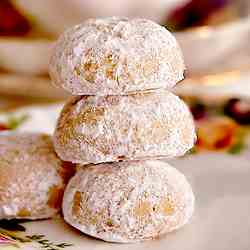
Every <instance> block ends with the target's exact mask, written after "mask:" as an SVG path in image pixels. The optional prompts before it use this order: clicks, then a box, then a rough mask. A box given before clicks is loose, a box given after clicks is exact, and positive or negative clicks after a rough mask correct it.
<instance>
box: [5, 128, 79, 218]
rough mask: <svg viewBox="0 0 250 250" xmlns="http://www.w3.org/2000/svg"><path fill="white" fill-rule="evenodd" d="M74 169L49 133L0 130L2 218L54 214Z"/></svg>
mask: <svg viewBox="0 0 250 250" xmlns="http://www.w3.org/2000/svg"><path fill="white" fill-rule="evenodd" d="M73 172H74V168H73V167H72V166H70V164H66V163H63V162H62V161H61V160H60V159H59V158H58V157H57V156H56V154H55V151H54V149H53V144H52V140H51V138H50V137H49V136H48V135H45V134H28V133H23V134H17V133H14V132H11V133H7V134H0V219H13V218H18V219H19V218H22V219H24V218H25V219H43V218H49V217H52V216H53V215H55V214H56V213H57V212H58V211H59V210H60V209H61V202H62V195H63V192H64V188H65V185H66V183H67V181H68V179H69V177H71V176H72V174H73Z"/></svg>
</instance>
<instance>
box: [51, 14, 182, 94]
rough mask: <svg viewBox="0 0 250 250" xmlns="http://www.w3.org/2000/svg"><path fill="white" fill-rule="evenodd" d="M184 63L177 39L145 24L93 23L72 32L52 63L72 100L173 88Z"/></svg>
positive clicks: (64, 37)
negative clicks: (79, 96) (86, 96)
mask: <svg viewBox="0 0 250 250" xmlns="http://www.w3.org/2000/svg"><path fill="white" fill-rule="evenodd" d="M184 68H185V67H184V62H183V57H182V53H181V50H180V48H179V45H178V44H177V41H176V39H175V38H174V36H173V35H172V34H171V33H170V32H169V31H168V30H167V29H165V28H164V27H162V26H160V25H158V24H156V23H154V22H152V21H149V20H146V19H140V18H135V19H127V18H121V17H109V18H103V19H90V20H88V21H86V22H84V23H82V24H79V25H76V26H74V27H73V28H71V29H69V30H67V31H66V32H65V33H64V34H63V35H62V36H61V37H60V38H59V40H58V41H57V43H56V44H55V47H54V52H53V55H52V57H51V60H50V76H51V78H52V80H53V82H54V83H55V84H56V85H58V86H60V87H62V88H64V89H65V90H67V91H69V92H70V93H71V94H73V95H122V94H128V93H134V92H140V91H146V90H153V89H159V88H171V87H173V86H174V85H175V84H176V83H177V82H178V81H180V80H182V79H183V72H184Z"/></svg>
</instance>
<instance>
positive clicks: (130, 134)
mask: <svg viewBox="0 0 250 250" xmlns="http://www.w3.org/2000/svg"><path fill="white" fill-rule="evenodd" d="M195 139H196V135H195V127H194V122H193V118H192V116H191V114H190V111H189V109H188V107H187V106H186V105H185V103H184V102H183V101H182V100H180V99H179V98H178V97H177V96H175V95H174V94H172V93H170V92H167V91H161V92H154V93H153V92H152V93H140V94H133V95H128V96H79V97H73V98H72V99H70V101H69V102H68V103H67V104H66V105H65V107H64V109H63V110H62V112H61V115H60V117H59V120H58V123H57V127H56V130H55V133H54V137H53V141H54V146H55V150H56V152H57V154H58V155H59V156H60V158H61V159H63V160H65V161H70V162H74V163H80V164H89V163H101V162H111V161H119V160H131V159H133V160H141V159H152V158H163V157H164V158H165V157H176V156H181V155H184V154H185V152H186V151H187V150H189V149H190V148H192V147H193V144H194V142H195Z"/></svg>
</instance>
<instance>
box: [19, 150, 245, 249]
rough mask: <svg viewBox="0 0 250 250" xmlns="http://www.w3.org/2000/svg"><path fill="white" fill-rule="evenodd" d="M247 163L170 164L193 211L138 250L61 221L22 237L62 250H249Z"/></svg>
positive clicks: (194, 159)
mask: <svg viewBox="0 0 250 250" xmlns="http://www.w3.org/2000/svg"><path fill="white" fill-rule="evenodd" d="M249 160H250V157H248V158H245V157H242V158H239V157H236V156H226V155H223V154H201V155H197V156H191V157H188V158H183V159H181V160H175V161H173V165H175V166H176V167H177V168H178V169H180V170H181V171H182V172H183V173H184V174H185V175H186V176H187V177H188V179H189V181H190V182H191V184H192V186H193V189H194V192H195V195H196V210H195V214H194V216H193V218H192V220H191V222H190V223H189V224H188V225H186V226H185V227H184V228H183V229H181V230H179V231H176V232H174V233H171V234H168V235H166V236H164V237H162V238H161V239H157V240H154V241H150V242H146V243H138V244H133V245H131V244H125V245H124V244H122V245H120V244H111V243H105V242H103V241H99V240H96V239H93V238H90V237H88V236H85V235H84V234H81V233H80V232H78V231H77V230H74V229H73V228H71V227H70V226H68V225H67V224H65V223H64V222H63V220H62V219H61V218H57V219H54V220H45V221H38V222H27V223H24V224H23V225H24V226H25V227H26V232H25V233H24V234H25V235H44V237H43V240H44V239H46V240H49V244H50V246H51V247H52V248H49V249H56V250H57V249H60V248H53V246H54V245H55V244H60V243H68V244H72V246H69V247H66V248H65V249H68V250H90V249H95V250H109V249H110V250H111V249H119V250H125V249H131V248H133V250H141V249H147V250H166V249H168V250H179V249H181V250H182V249H185V250H201V249H202V250H211V249H213V250H236V249H239V250H249V246H250V239H249V232H250V216H249V211H250V182H249V179H250V164H249ZM20 246H21V249H23V250H35V249H43V248H42V244H39V243H38V242H36V241H33V242H32V243H26V244H21V245H20Z"/></svg>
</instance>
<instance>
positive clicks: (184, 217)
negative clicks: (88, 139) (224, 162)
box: [63, 161, 194, 243]
mask: <svg viewBox="0 0 250 250" xmlns="http://www.w3.org/2000/svg"><path fill="white" fill-rule="evenodd" d="M193 211H194V195H193V192H192V189H191V186H190V184H189V183H188V182H187V180H186V178H185V176H184V175H183V174H181V173H180V172H179V171H178V170H176V169H175V168H173V167H171V166H170V165H169V164H167V163H164V162H162V161H133V162H117V163H103V164H98V165H89V166H85V167H84V166H82V167H81V168H80V169H79V170H78V172H77V174H76V175H75V176H74V177H73V178H72V179H71V180H70V182H69V184H68V186H67V188H66V191H65V194H64V199H63V214H64V219H65V221H66V222H67V223H69V224H70V225H72V226H73V227H75V228H77V229H79V230H80V231H81V232H83V233H85V234H88V235H90V236H93V237H95V238H99V239H102V240H104V241H109V242H121V243H129V242H130V243H131V242H138V241H143V240H149V239H154V238H156V237H159V236H161V235H163V234H165V233H168V232H171V231H173V230H176V229H178V228H180V227H182V226H183V225H184V224H186V223H187V222H188V221H189V219H190V217H191V216H192V214H193Z"/></svg>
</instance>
